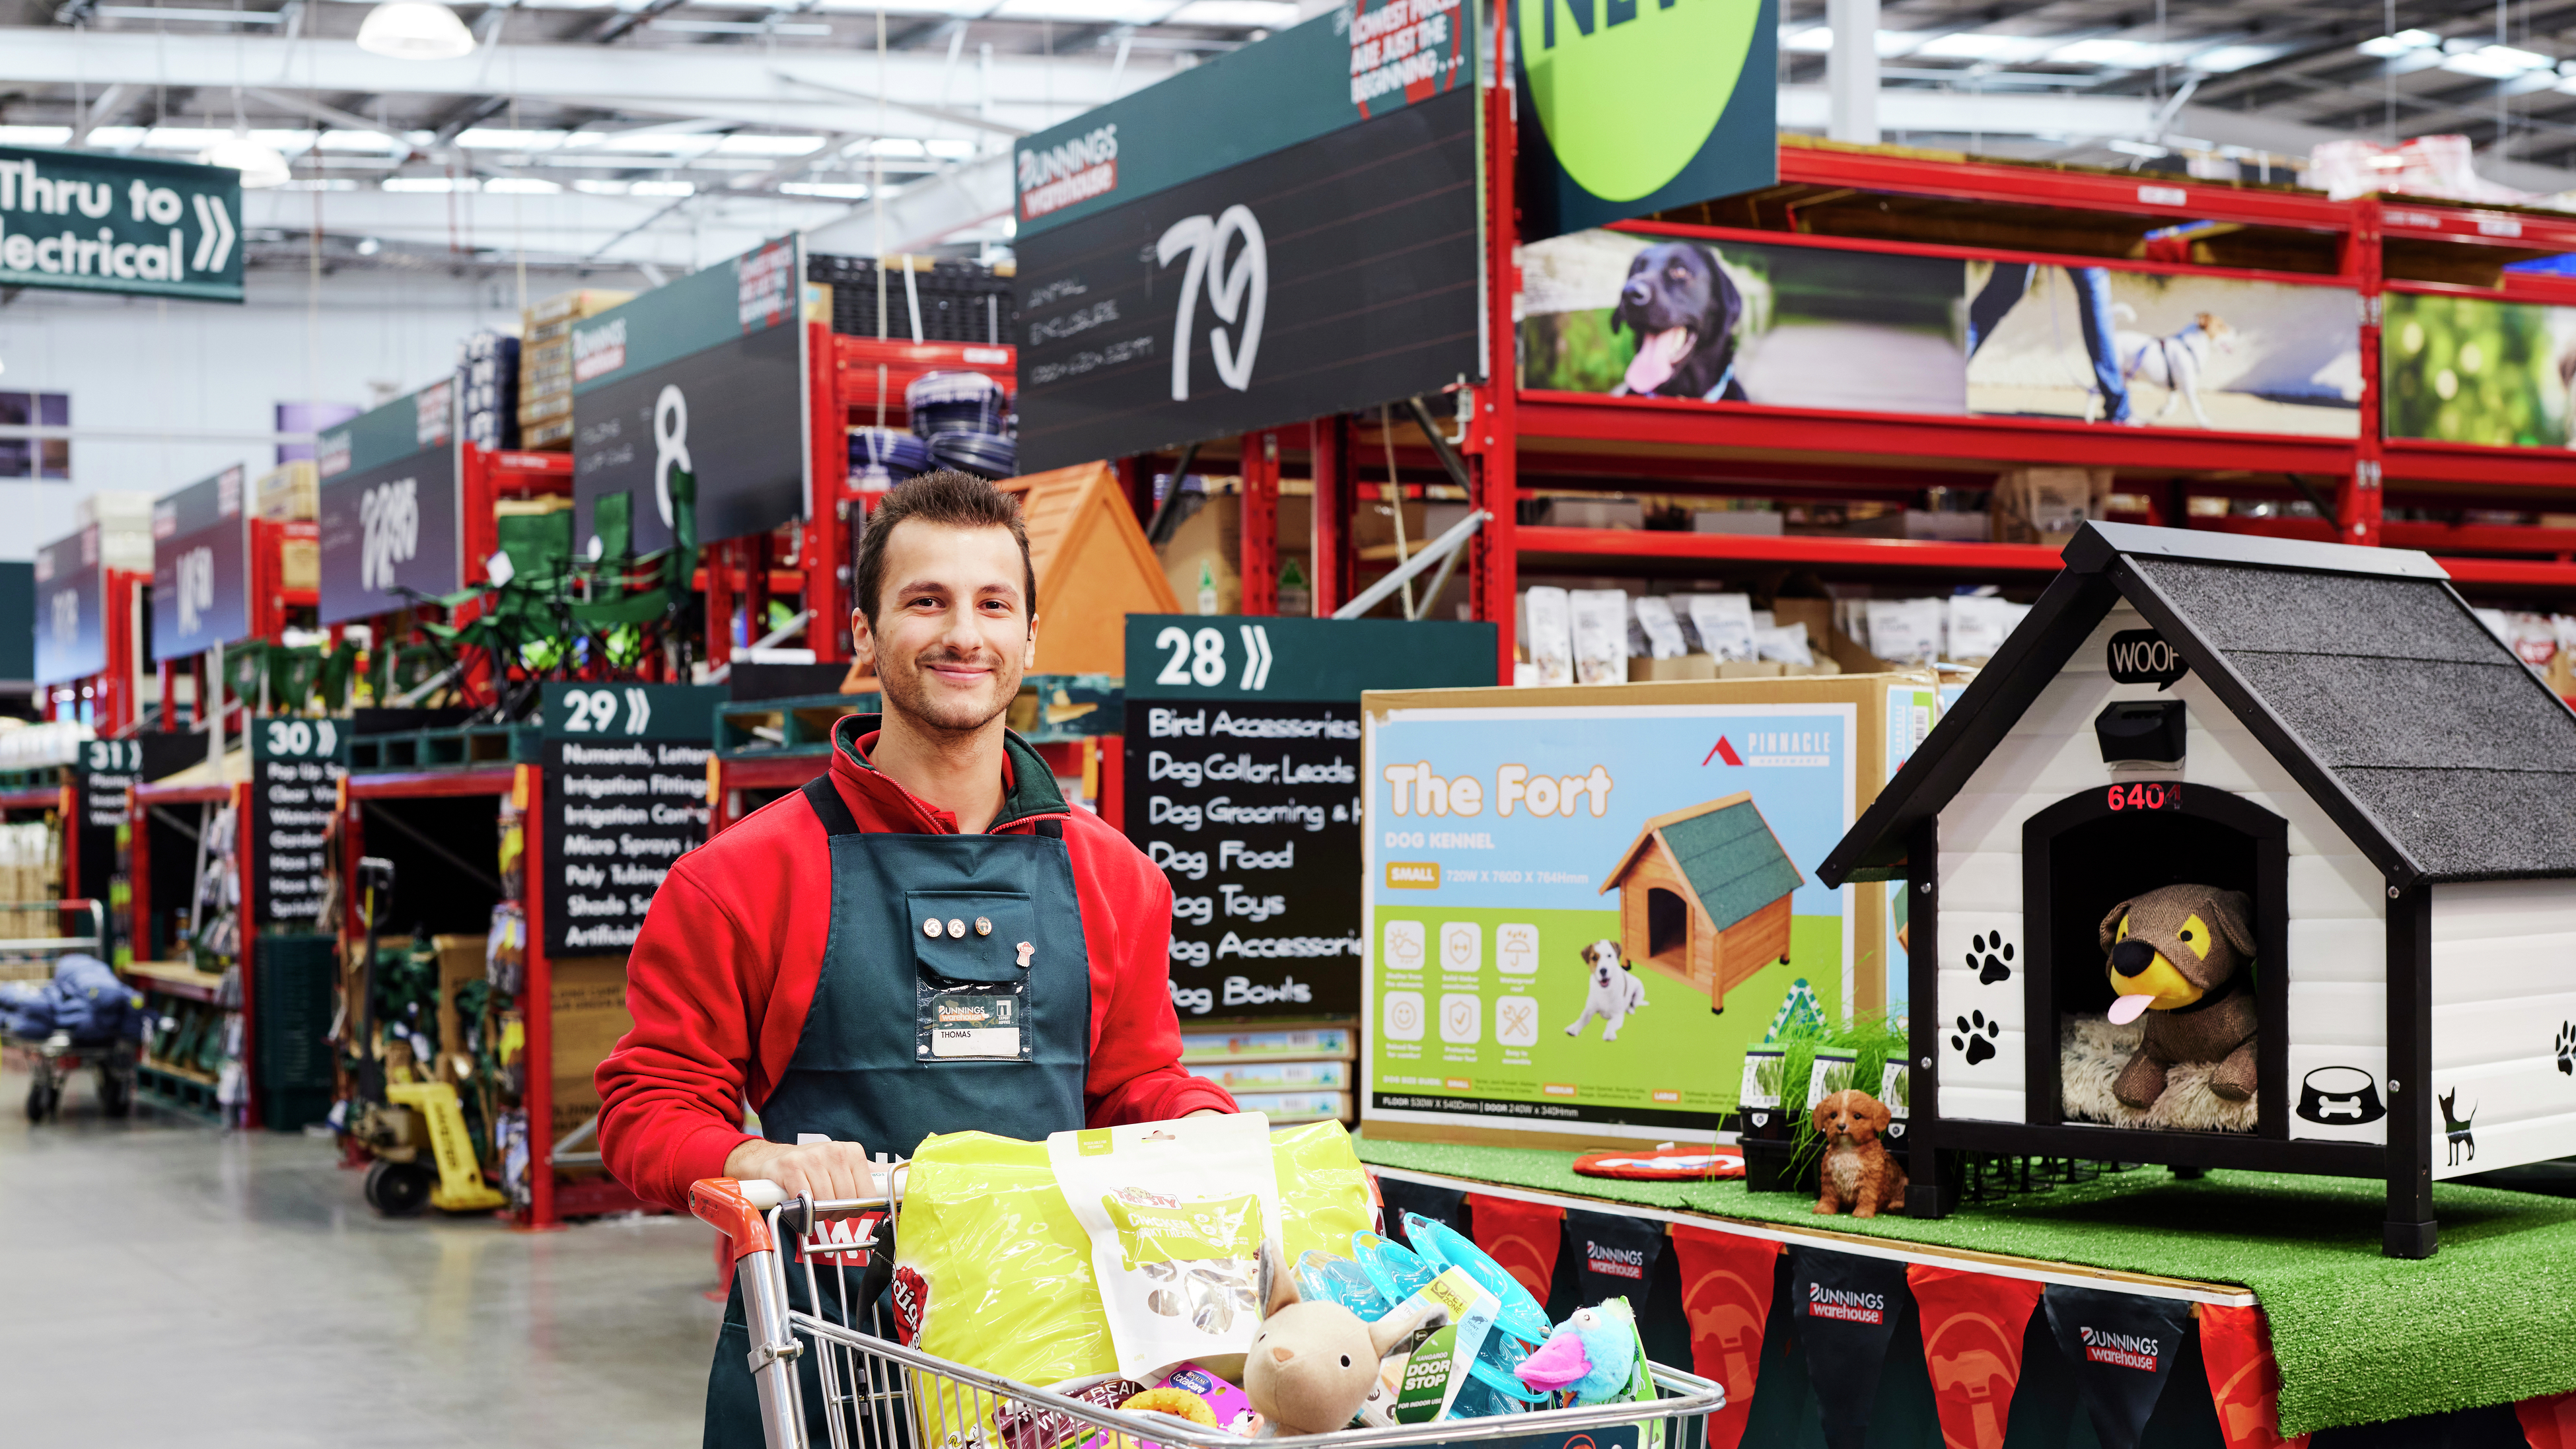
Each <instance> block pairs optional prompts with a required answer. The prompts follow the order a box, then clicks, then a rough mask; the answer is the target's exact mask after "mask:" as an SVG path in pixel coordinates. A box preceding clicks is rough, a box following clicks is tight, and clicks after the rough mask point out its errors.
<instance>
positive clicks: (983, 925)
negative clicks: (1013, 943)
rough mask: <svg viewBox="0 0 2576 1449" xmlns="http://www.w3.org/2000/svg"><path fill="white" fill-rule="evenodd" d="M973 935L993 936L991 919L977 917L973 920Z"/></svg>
mask: <svg viewBox="0 0 2576 1449" xmlns="http://www.w3.org/2000/svg"><path fill="white" fill-rule="evenodd" d="M975 934H976V935H978V936H989V935H991V934H993V922H992V919H991V918H990V917H987V916H977V917H976V918H975Z"/></svg>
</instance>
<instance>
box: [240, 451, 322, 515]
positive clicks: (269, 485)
mask: <svg viewBox="0 0 2576 1449" xmlns="http://www.w3.org/2000/svg"><path fill="white" fill-rule="evenodd" d="M321 487H322V480H321V476H320V475H319V474H317V473H316V472H314V470H313V460H312V459H310V458H298V459H295V460H294V461H292V462H288V463H281V464H279V465H278V466H276V467H274V468H271V469H270V470H268V471H267V472H265V473H262V474H260V475H259V482H258V483H256V484H255V485H253V486H252V489H251V491H252V493H253V495H254V496H255V497H256V499H257V503H256V507H257V508H258V510H259V517H260V519H261V521H263V522H266V523H311V522H313V521H314V520H315V519H317V518H319V517H321V516H322V495H321Z"/></svg>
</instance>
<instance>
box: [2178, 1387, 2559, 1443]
mask: <svg viewBox="0 0 2576 1449" xmlns="http://www.w3.org/2000/svg"><path fill="white" fill-rule="evenodd" d="M2513 1416H2514V1417H2515V1418H2517V1419H2520V1420H2521V1421H2522V1437H2523V1438H2524V1439H2525V1440H2527V1441H2528V1442H2529V1443H2530V1445H2531V1449H2576V1394H2551V1395H2549V1396H2548V1397H2547V1398H2540V1399H2524V1400H2523V1401H2522V1402H2520V1403H2518V1404H2516V1405H2514V1406H2513ZM2306 1441H2307V1436H2306V1435H2305V1434H2302V1435H2300V1436H2299V1437H2298V1439H2297V1440H2294V1441H2292V1442H2295V1443H2300V1444H2304V1443H2306ZM2227 1449H2236V1445H2235V1442H2234V1441H2233V1440H2230V1441H2229V1443H2228V1446H2227Z"/></svg>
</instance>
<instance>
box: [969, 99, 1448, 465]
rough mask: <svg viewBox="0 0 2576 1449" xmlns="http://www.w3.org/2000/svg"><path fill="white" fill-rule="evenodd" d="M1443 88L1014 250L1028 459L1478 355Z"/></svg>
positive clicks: (1372, 397)
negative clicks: (1372, 116)
mask: <svg viewBox="0 0 2576 1449" xmlns="http://www.w3.org/2000/svg"><path fill="white" fill-rule="evenodd" d="M1475 96H1476V92H1475V91H1474V89H1473V88H1471V87H1463V86H1462V87H1459V88H1456V89H1453V90H1451V91H1449V92H1447V93H1445V94H1441V95H1438V96H1434V97H1432V98H1430V99H1428V100H1424V101H1420V102H1417V103H1415V104H1412V105H1408V106H1405V107H1403V108H1402V109H1400V110H1397V111H1395V112H1393V113H1391V114H1387V115H1381V116H1378V117H1376V118H1374V119H1371V120H1366V121H1362V122H1360V123H1358V124H1356V125H1351V126H1346V127H1343V128H1341V129H1339V130H1335V131H1331V132H1329V133H1327V134H1324V135H1321V136H1317V137H1315V138H1314V139H1312V140H1308V141H1304V142H1300V143H1298V144H1296V145H1293V146H1289V147H1287V148H1285V149H1283V150H1279V151H1275V152H1272V153H1271V154H1269V155H1266V156H1261V157H1258V158H1256V159H1254V160H1250V161H1246V162H1242V163H1240V164H1238V165H1235V166H1231V167H1228V168H1226V169H1224V170H1221V171H1217V172H1213V173H1211V174H1209V175H1206V176H1202V177H1198V178H1196V179H1194V180H1191V181H1187V182H1183V183H1181V184H1179V185H1176V186H1173V187H1170V188H1168V189H1166V190H1163V191H1160V192H1157V193H1155V194H1153V195H1151V196H1147V197H1143V198H1141V199H1139V200H1136V201H1133V202H1129V203H1127V204H1125V205H1121V206H1115V207H1110V208H1108V209H1106V210H1101V211H1097V212H1094V213H1092V214H1090V215H1088V216H1085V217H1083V218H1082V219H1080V220H1078V221H1071V222H1067V223H1066V224H1064V225H1061V226H1057V227H1053V228H1050V229H1048V230H1046V231H1043V232H1039V233H1037V234H1035V235H1030V234H1026V233H1024V234H1023V235H1022V236H1021V238H1020V241H1019V244H1018V252H1019V276H1018V292H1019V301H1020V314H1021V318H1022V323H1023V327H1024V331H1023V333H1022V336H1021V338H1020V374H1019V376H1020V388H1021V392H1020V463H1021V466H1022V467H1023V468H1024V469H1026V470H1028V471H1031V472H1035V471H1039V470H1042V469H1047V468H1058V467H1064V466H1067V465H1070V464H1075V463H1082V462H1087V461H1089V460H1091V459H1095V458H1108V457H1118V456H1122V455H1126V454H1132V453H1139V452H1145V451H1148V450H1151V449H1154V448H1159V447H1166V446H1171V445H1175V444H1179V443H1186V442H1196V441H1201V440H1204V439H1208V438H1216V437H1223V436H1226V435H1229V434H1234V433H1240V432H1243V431H1246V430H1248V429H1252V428H1260V427H1270V426H1275V425H1278V424H1282V423H1289V422H1296V421H1300V420H1303V419H1307V418H1313V417H1320V416H1323V415H1325V414H1328V413H1334V412H1343V411H1350V410H1355V409H1360V408H1373V407H1376V406H1377V405H1378V404H1380V403H1384V402H1389V401H1392V400H1395V399H1398V398H1404V397H1411V396H1415V395H1418V394H1422V393H1428V392H1436V391H1438V390H1439V389H1441V388H1444V387H1447V386H1449V385H1451V384H1453V383H1455V382H1457V381H1458V380H1459V379H1460V378H1461V377H1462V376H1463V377H1466V378H1470V379H1473V378H1475V377H1478V376H1480V375H1481V374H1482V371H1483V361H1482V358H1483V346H1482V341H1483V311H1482V307H1481V305H1480V304H1481V300H1482V297H1483V285H1482V278H1483V256H1484V253H1483V247H1482V246H1481V244H1480V243H1481V237H1482V226H1481V218H1482V207H1481V201H1480V196H1479V190H1478V185H1477V174H1476V167H1477V149H1476V111H1475Z"/></svg>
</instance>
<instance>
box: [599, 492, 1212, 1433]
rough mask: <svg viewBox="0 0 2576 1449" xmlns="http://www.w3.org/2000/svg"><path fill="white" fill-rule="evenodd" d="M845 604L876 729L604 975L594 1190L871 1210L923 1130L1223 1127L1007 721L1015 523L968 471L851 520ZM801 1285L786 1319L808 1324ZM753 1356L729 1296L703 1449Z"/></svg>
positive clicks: (726, 1415) (1143, 956)
mask: <svg viewBox="0 0 2576 1449" xmlns="http://www.w3.org/2000/svg"><path fill="white" fill-rule="evenodd" d="M851 592H852V597H853V598H854V599H855V600H856V601H857V605H858V607H857V609H856V610H855V611H854V612H853V614H852V615H851V620H850V628H851V633H852V636H853V638H854V639H855V641H856V645H857V652H858V658H859V660H860V661H861V662H862V663H867V662H870V661H873V663H874V665H875V670H876V674H877V677H878V680H879V682H880V685H881V688H882V690H883V697H884V700H885V713H884V715H883V716H882V717H871V716H865V715H858V716H853V717H851V718H848V719H844V720H842V721H841V723H840V725H839V727H838V728H837V729H835V730H834V731H833V735H832V763H831V769H830V771H829V773H827V774H826V775H824V776H823V777H822V778H820V779H818V780H815V781H813V782H812V783H810V784H808V785H807V786H806V787H805V788H804V789H803V790H802V791H800V792H798V793H796V794H794V795H790V796H787V797H785V798H783V799H780V800H778V801H775V802H773V803H772V804H770V805H768V806H766V807H765V808H763V809H761V810H759V811H757V812H755V813H753V814H752V815H751V816H750V817H748V818H747V819H745V820H743V821H742V822H741V823H740V824H738V825H736V826H734V827H733V828H731V829H729V830H727V831H725V832H724V833H723V834H722V835H719V836H717V837H716V838H715V839H714V840H712V841H710V842H708V843H707V845H706V846H705V847H704V848H702V849H699V850H696V851H692V852H690V853H689V854H688V855H685V856H683V857H681V859H680V861H679V864H678V865H677V866H675V867H674V868H673V869H672V871H671V873H670V875H669V877H668V878H667V879H665V880H664V881H663V882H662V886H661V889H660V890H659V892H658V893H657V894H656V895H655V896H654V899H653V908H652V910H651V912H650V913H649V914H648V915H647V916H646V917H645V920H644V926H643V929H642V931H641V932H640V933H639V934H638V935H637V936H636V939H635V945H634V948H633V951H632V954H631V955H630V956H629V957H628V959H627V967H626V1001H627V1008H628V1010H629V1011H630V1012H631V1013H632V1014H633V1015H634V1018H635V1029H634V1030H633V1031H631V1032H628V1033H627V1035H626V1037H625V1039H624V1040H622V1041H620V1042H619V1043H618V1044H617V1049H616V1051H614V1052H612V1053H610V1055H609V1057H608V1059H607V1060H606V1061H604V1062H602V1063H600V1066H599V1071H598V1075H597V1080H598V1083H599V1095H600V1120H599V1141H600V1148H601V1151H602V1153H603V1154H604V1155H605V1157H606V1160H607V1163H608V1167H609V1170H610V1171H612V1172H613V1173H615V1174H616V1176H617V1179H618V1180H619V1181H620V1182H623V1183H625V1184H626V1185H627V1186H628V1187H629V1188H631V1189H633V1190H634V1192H635V1193H636V1194H637V1195H638V1196H640V1197H644V1198H647V1199H649V1200H652V1201H655V1202H660V1203H666V1204H669V1205H670V1206H672V1207H674V1208H680V1209H682V1210H685V1204H686V1201H687V1197H688V1189H689V1184H690V1183H691V1182H694V1181H696V1180H697V1179H699V1178H704V1177H733V1178H767V1179H769V1180H771V1181H774V1182H777V1183H779V1184H780V1185H781V1186H783V1187H784V1188H785V1189H786V1190H787V1192H788V1193H789V1194H790V1195H791V1196H792V1195H794V1194H797V1193H800V1192H809V1193H811V1194H812V1195H813V1196H815V1197H816V1198H818V1199H826V1200H828V1199H834V1198H852V1197H864V1196H869V1195H872V1188H871V1185H870V1176H869V1172H868V1154H870V1153H874V1152H879V1151H883V1152H889V1153H893V1154H895V1155H897V1156H905V1155H909V1154H910V1153H911V1152H912V1151H913V1149H914V1148H915V1147H916V1146H917V1145H918V1144H919V1143H920V1142H921V1140H922V1138H924V1137H926V1136H928V1135H930V1134H932V1133H937V1132H957V1131H964V1130H967V1129H977V1130H983V1131H990V1132H998V1133H1002V1134H1004V1135H1007V1136H1011V1137H1018V1138H1024V1139H1036V1138H1042V1137H1045V1136H1046V1135H1048V1134H1049V1133H1053V1132H1063V1131H1071V1130H1073V1129H1076V1128H1080V1127H1085V1126H1106V1125H1110V1124H1113V1123H1121V1122H1144V1121H1156V1120H1161V1119H1165V1118H1172V1117H1179V1116H1184V1115H1187V1114H1189V1113H1192V1112H1198V1111H1217V1112H1231V1111H1233V1110H1234V1101H1233V1099H1232V1098H1231V1097H1229V1096H1228V1095H1227V1094H1226V1092H1225V1090H1224V1089H1223V1088H1221V1087H1218V1086H1217V1085H1216V1084H1214V1083H1212V1082H1209V1081H1206V1080H1204V1079H1201V1078H1197V1077H1192V1076H1190V1075H1189V1074H1188V1073H1186V1072H1184V1071H1183V1070H1182V1069H1181V1066H1180V1062H1179V1057H1180V1045H1181V1043H1180V1025H1179V1021H1178V1018H1177V1017H1176V1016H1175V1015H1174V1013H1173V1010H1172V1001H1171V995H1170V988H1169V973H1170V961H1169V952H1170V938H1171V919H1172V892H1171V886H1170V884H1169V883H1168V882H1166V881H1165V880H1164V878H1163V874H1162V872H1160V871H1158V870H1156V869H1155V868H1154V866H1153V865H1152V863H1151V862H1149V861H1148V860H1146V858H1145V856H1144V854H1143V853H1142V852H1140V851H1138V850H1137V849H1136V848H1135V847H1134V846H1133V845H1130V844H1129V843H1128V842H1127V840H1126V838H1125V837H1123V836H1121V835H1120V834H1119V833H1118V832H1117V831H1115V830H1113V829H1111V828H1110V827H1109V825H1108V824H1107V823H1106V822H1104V821H1102V820H1101V819H1100V818H1099V817H1098V816H1097V815H1093V814H1091V813H1089V812H1087V811H1083V810H1077V809H1073V808H1071V807H1069V806H1067V805H1066V804H1065V801H1064V798H1063V796H1062V795H1061V794H1060V793H1059V792H1058V791H1057V789H1056V785H1055V778H1054V775H1053V774H1052V772H1051V771H1049V769H1048V768H1047V765H1046V762H1045V761H1044V760H1043V759H1042V758H1041V757H1040V756H1039V755H1038V753H1037V751H1035V750H1034V749H1032V748H1030V747H1029V746H1028V744H1027V743H1026V742H1024V741H1022V740H1021V739H1019V737H1017V736H1016V735H1013V734H1011V733H1010V732H1009V730H1007V729H1006V728H1005V727H1004V725H1003V723H1002V716H1003V713H1004V711H1005V710H1007V709H1008V708H1009V706H1010V703H1011V700H1012V699H1013V697H1014V696H1016V695H1017V694H1018V693H1019V688H1020V676H1021V674H1022V673H1023V672H1024V671H1025V670H1026V669H1027V668H1028V667H1029V665H1030V663H1031V662H1032V659H1033V657H1034V655H1035V653H1036V648H1037V642H1036V641H1037V616H1036V613H1035V612H1034V600H1035V598H1036V592H1037V579H1036V575H1035V573H1034V571H1033V570H1032V569H1031V567H1030V564H1029V551H1028V535H1027V532H1026V529H1025V528H1024V526H1023V525H1022V523H1021V520H1020V512H1019V503H1018V501H1017V500H1016V499H1014V498H1013V497H1011V496H1010V495H1009V494H1006V493H1003V492H1002V491H1001V490H999V489H997V488H995V487H994V486H993V485H992V484H990V483H987V482H985V481H983V480H981V479H978V478H973V477H970V476H968V475H966V474H962V473H954V472H946V471H943V472H938V473H932V474H927V475H925V476H923V477H921V478H917V479H915V480H913V481H912V482H909V483H906V484H904V485H903V486H901V487H899V488H897V489H895V490H894V491H893V492H892V493H890V494H888V495H887V497H886V499H885V501H884V502H883V503H882V504H880V505H879V506H878V508H877V511H876V513H875V514H874V515H873V516H872V517H871V518H870V519H869V521H868V527H867V533H866V535H865V536H864V538H863V539H862V541H861V545H860V552H859V558H858V562H857V566H856V568H855V569H854V570H853V577H852V579H851ZM745 1101H749V1102H750V1103H751V1104H752V1105H753V1106H754V1107H756V1108H757V1109H758V1111H759V1113H760V1123H761V1129H762V1133H763V1135H762V1136H758V1137H755V1136H752V1135H750V1134H748V1133H746V1132H744V1131H743V1130H742V1106H743V1104H744V1102H745ZM832 1276H837V1275H832ZM803 1277H804V1275H803V1274H802V1273H791V1274H789V1275H788V1280H789V1283H790V1285H791V1289H792V1290H793V1291H792V1292H791V1297H793V1298H796V1299H798V1300H799V1301H798V1303H797V1306H798V1307H799V1308H806V1309H809V1311H810V1306H809V1305H807V1304H805V1303H804V1302H802V1301H801V1300H802V1298H803V1289H804V1284H803ZM828 1296H832V1295H830V1294H829V1293H827V1297H828ZM866 1310H867V1303H866V1301H865V1300H864V1299H862V1300H860V1301H857V1302H852V1303H848V1304H844V1303H841V1302H838V1301H834V1302H829V1303H826V1304H824V1305H823V1306H822V1309H821V1311H822V1312H824V1313H825V1314H827V1315H828V1316H830V1317H831V1318H833V1319H835V1320H838V1321H843V1322H850V1321H856V1322H858V1323H860V1324H861V1325H865V1324H866V1323H867V1316H866ZM749 1348H750V1343H749V1338H748V1336H747V1334H746V1332H745V1330H744V1327H743V1316H742V1305H741V1302H740V1296H739V1288H738V1287H737V1290H736V1296H735V1299H734V1300H733V1301H732V1302H730V1303H729V1304H728V1305H727V1307H726V1311H725V1322H724V1328H723V1330H722V1333H721V1335H720V1336H719V1338H718V1340H717V1346H716V1361H715V1368H714V1372H713V1373H712V1375H711V1376H710V1379H709V1382H708V1391H707V1429H706V1436H707V1437H706V1442H707V1443H708V1444H709V1445H710V1446H715V1445H719V1444H736V1443H739V1444H747V1445H748V1444H757V1443H758V1442H759V1434H760V1427H759V1425H760V1420H759V1411H758V1407H757V1401H756V1399H755V1397H754V1394H753V1387H752V1380H751V1375H750V1371H749V1368H748V1366H747V1363H746V1357H747V1354H748V1352H749ZM807 1389H808V1392H809V1402H808V1406H807V1407H808V1414H809V1422H811V1420H812V1416H814V1415H818V1414H819V1413H820V1412H821V1404H820V1401H819V1399H817V1398H812V1397H811V1391H812V1389H813V1384H812V1381H811V1378H810V1376H808V1378H807Z"/></svg>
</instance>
